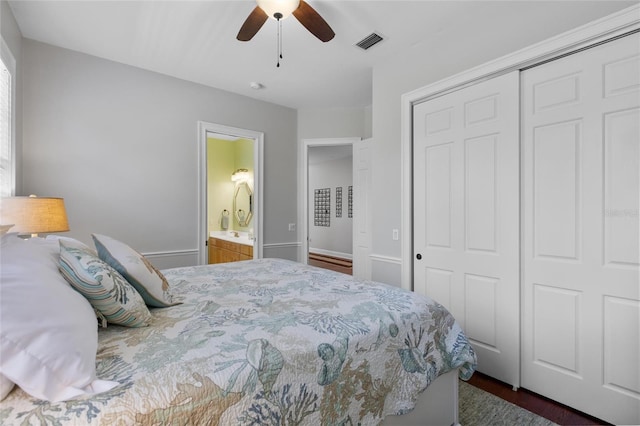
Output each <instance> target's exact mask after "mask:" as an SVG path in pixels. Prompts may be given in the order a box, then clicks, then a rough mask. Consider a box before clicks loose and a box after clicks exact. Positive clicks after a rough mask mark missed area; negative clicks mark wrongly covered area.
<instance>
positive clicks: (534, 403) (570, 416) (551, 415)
mask: <svg viewBox="0 0 640 426" xmlns="http://www.w3.org/2000/svg"><path fill="white" fill-rule="evenodd" d="M468 383H469V384H470V385H473V386H475V387H478V388H480V389H482V390H484V391H487V392H490V393H492V394H494V395H496V396H498V397H500V398H502V399H504V400H505V401H509V402H511V403H512V404H515V405H517V406H519V407H522V408H524V409H525V410H529V411H531V412H532V413H535V414H537V415H539V416H542V417H544V418H546V419H549V420H551V421H552V422H554V423H557V424H559V425H609V423H606V422H603V421H602V420H600V419H596V418H595V417H591V416H589V415H588V414H585V413H582V412H580V411H577V410H574V409H573V408H570V407H567V406H565V405H562V404H560V403H558V402H555V401H552V400H550V399H548V398H545V397H543V396H541V395H538V394H536V393H533V392H531V391H528V390H526V389H522V388H520V389H518V390H517V391H514V390H513V389H512V387H511V385H508V384H506V383H503V382H500V381H498V380H496V379H493V378H491V377H489V376H486V375H484V374H482V373H478V372H476V373H474V374H473V376H472V377H471V379H470V380H469V382H468Z"/></svg>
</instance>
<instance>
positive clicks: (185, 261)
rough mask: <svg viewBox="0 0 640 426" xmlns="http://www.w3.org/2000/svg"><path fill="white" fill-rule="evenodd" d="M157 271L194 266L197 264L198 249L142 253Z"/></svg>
mask: <svg viewBox="0 0 640 426" xmlns="http://www.w3.org/2000/svg"><path fill="white" fill-rule="evenodd" d="M142 255H143V256H144V257H146V258H147V259H149V260H150V261H151V263H152V264H153V266H155V267H156V268H158V269H169V268H178V267H181V266H194V265H197V264H198V249H193V250H173V251H158V252H150V253H142Z"/></svg>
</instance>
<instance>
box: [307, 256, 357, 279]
mask: <svg viewBox="0 0 640 426" xmlns="http://www.w3.org/2000/svg"><path fill="white" fill-rule="evenodd" d="M309 265H312V266H318V267H320V268H324V269H330V270H332V271H337V272H342V273H343V274H347V275H353V261H352V260H351V259H342V258H339V257H333V256H327V255H323V254H318V253H309Z"/></svg>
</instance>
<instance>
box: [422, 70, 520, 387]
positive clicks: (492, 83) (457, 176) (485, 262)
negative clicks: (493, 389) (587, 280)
mask: <svg viewBox="0 0 640 426" xmlns="http://www.w3.org/2000/svg"><path fill="white" fill-rule="evenodd" d="M413 119H414V128H413V132H414V134H413V144H414V145H413V158H414V160H413V161H414V162H413V184H414V193H413V201H414V211H413V218H414V253H413V254H414V256H415V257H414V290H415V291H416V292H418V293H422V294H426V295H428V296H430V297H432V298H433V299H435V300H437V301H438V302H440V303H441V304H443V305H444V306H445V307H446V308H447V309H449V310H450V311H451V312H452V313H453V315H454V316H455V317H456V319H457V320H458V321H459V322H460V323H461V325H462V327H463V328H464V330H465V332H466V334H467V335H468V337H469V338H470V340H471V342H472V344H473V346H474V348H475V350H476V352H477V353H478V370H479V371H481V372H483V373H486V374H488V375H490V376H493V377H496V378H498V379H500V380H502V381H504V382H506V383H509V384H512V385H513V386H516V387H517V386H518V385H519V374H520V373H519V362H520V351H519V349H520V348H519V344H520V343H519V327H520V317H519V316H520V309H519V308H520V298H519V294H520V293H519V290H520V275H519V236H520V231H519V164H520V157H519V73H518V72H513V73H510V74H506V75H503V76H501V77H497V78H494V79H491V80H488V81H486V82H482V83H479V84H476V85H474V86H471V87H467V88H464V89H461V90H458V91H456V92H453V93H450V94H447V95H444V96H442V97H439V98H436V99H433V100H430V101H428V102H425V103H422V104H419V105H416V106H415V107H414V117H413Z"/></svg>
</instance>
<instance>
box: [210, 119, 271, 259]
mask: <svg viewBox="0 0 640 426" xmlns="http://www.w3.org/2000/svg"><path fill="white" fill-rule="evenodd" d="M263 141H264V134H263V133H261V132H255V131H252V130H246V129H239V128H235V127H229V126H224V125H220V124H215V123H206V122H198V150H199V151H198V154H199V159H198V160H199V161H198V163H199V188H198V193H199V197H198V199H199V208H198V212H199V218H198V262H199V264H201V265H204V264H207V263H225V262H232V261H238V260H247V259H252V258H261V257H262V222H263V214H262V206H263V203H262V165H263Z"/></svg>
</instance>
